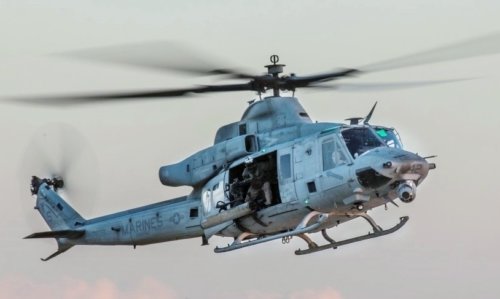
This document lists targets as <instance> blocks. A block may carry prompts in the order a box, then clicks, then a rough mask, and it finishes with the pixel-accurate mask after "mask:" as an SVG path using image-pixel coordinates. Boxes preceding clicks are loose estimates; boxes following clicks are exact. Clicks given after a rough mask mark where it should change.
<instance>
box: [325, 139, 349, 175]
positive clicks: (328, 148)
mask: <svg viewBox="0 0 500 299" xmlns="http://www.w3.org/2000/svg"><path fill="white" fill-rule="evenodd" d="M321 148H322V155H323V171H325V170H329V169H332V168H334V167H337V166H339V165H343V164H347V158H346V156H345V154H344V152H343V151H342V148H341V147H340V144H339V143H338V142H336V141H335V140H334V139H327V140H325V141H323V144H322V146H321Z"/></svg>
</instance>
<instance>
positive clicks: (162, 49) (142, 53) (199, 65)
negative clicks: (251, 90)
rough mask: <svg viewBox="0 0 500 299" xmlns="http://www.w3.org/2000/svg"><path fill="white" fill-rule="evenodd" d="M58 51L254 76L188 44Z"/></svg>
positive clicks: (189, 70) (195, 71)
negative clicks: (202, 53) (231, 67)
mask: <svg viewBox="0 0 500 299" xmlns="http://www.w3.org/2000/svg"><path fill="white" fill-rule="evenodd" d="M59 55H61V56H66V57H71V58H81V59H86V60H94V61H100V62H108V63H115V64H122V65H129V66H135V67H140V68H146V69H152V70H158V71H177V72H184V73H189V74H195V75H205V76H206V75H230V76H231V77H236V78H253V77H254V76H252V75H248V74H245V73H243V72H240V71H237V70H235V69H230V68H225V67H221V66H222V65H223V64H222V63H221V62H220V61H219V60H218V59H216V58H204V56H206V55H201V54H200V53H196V52H195V51H194V50H193V49H192V48H190V47H187V46H185V45H182V44H180V43H174V42H167V41H155V42H144V43H135V44H124V45H115V46H108V47H100V48H91V49H85V50H78V51H71V52H64V53H60V54H59ZM209 61H211V62H209Z"/></svg>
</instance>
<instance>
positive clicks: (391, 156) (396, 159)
mask: <svg viewBox="0 0 500 299" xmlns="http://www.w3.org/2000/svg"><path fill="white" fill-rule="evenodd" d="M366 158H367V160H370V161H369V163H370V165H371V167H372V168H373V169H374V170H375V171H376V172H378V173H379V174H381V175H383V176H385V177H387V178H391V179H393V180H397V181H413V182H415V183H416V184H419V183H420V182H422V181H423V180H424V179H425V178H426V177H427V174H428V173H429V170H430V169H434V168H435V167H436V166H435V164H434V163H428V162H427V161H426V160H425V159H424V158H423V157H420V156H419V155H417V154H414V153H411V152H407V151H405V150H402V149H398V148H390V147H385V148H377V149H375V150H373V151H371V152H369V153H367V155H366Z"/></svg>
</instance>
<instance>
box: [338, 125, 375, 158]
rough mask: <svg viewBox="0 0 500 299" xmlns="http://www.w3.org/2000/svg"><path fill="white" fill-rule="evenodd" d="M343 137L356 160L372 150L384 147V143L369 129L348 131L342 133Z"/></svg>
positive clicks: (361, 128) (360, 128)
mask: <svg viewBox="0 0 500 299" xmlns="http://www.w3.org/2000/svg"><path fill="white" fill-rule="evenodd" d="M342 137H343V138H344V141H345V144H346V145H347V148H348V149H349V152H350V153H351V155H352V156H353V157H354V158H357V157H358V156H359V155H361V154H363V153H364V152H366V151H368V150H370V149H372V148H376V147H379V146H384V144H383V143H382V141H380V139H379V138H378V137H377V136H376V135H375V134H374V133H373V131H372V130H371V129H370V128H368V127H359V128H349V129H346V130H344V131H342Z"/></svg>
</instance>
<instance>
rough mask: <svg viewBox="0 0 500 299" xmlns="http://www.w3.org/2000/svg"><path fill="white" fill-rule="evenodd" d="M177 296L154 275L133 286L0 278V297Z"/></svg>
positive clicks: (146, 298)
mask: <svg viewBox="0 0 500 299" xmlns="http://www.w3.org/2000/svg"><path fill="white" fill-rule="evenodd" d="M14 298H15V299H28V298H37V299H58V298H61V299H63V298H64V299H149V298H155V299H156V298H165V299H178V296H177V295H176V293H175V292H174V291H173V290H172V289H171V288H169V287H168V286H166V285H164V284H163V283H161V282H160V281H158V280H156V279H154V278H144V279H143V280H141V281H140V282H139V283H137V284H135V285H133V286H127V287H118V286H117V285H116V284H115V283H114V282H113V281H111V280H109V279H104V278H103V279H99V280H97V281H95V282H88V281H85V280H79V279H63V280H61V281H53V282H49V283H46V282H36V281H34V280H31V279H28V278H25V277H22V276H14V277H9V278H4V279H2V280H0V299H14Z"/></svg>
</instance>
